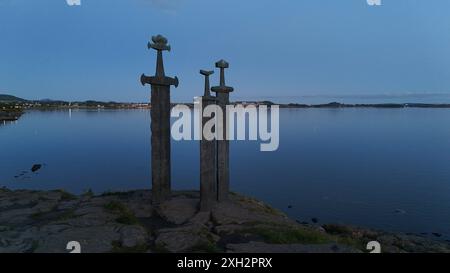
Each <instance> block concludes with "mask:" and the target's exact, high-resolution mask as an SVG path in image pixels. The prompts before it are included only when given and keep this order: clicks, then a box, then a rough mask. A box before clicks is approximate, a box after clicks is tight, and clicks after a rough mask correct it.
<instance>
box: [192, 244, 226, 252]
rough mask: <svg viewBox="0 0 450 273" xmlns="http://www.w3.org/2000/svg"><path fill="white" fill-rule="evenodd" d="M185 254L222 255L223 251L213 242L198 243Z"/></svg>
mask: <svg viewBox="0 0 450 273" xmlns="http://www.w3.org/2000/svg"><path fill="white" fill-rule="evenodd" d="M187 252H189V253H222V252H223V250H222V249H220V248H219V247H218V246H217V244H215V243H213V242H204V243H198V244H197V245H195V246H193V247H192V248H190V249H189V250H188V251H187Z"/></svg>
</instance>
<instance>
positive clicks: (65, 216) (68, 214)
mask: <svg viewBox="0 0 450 273" xmlns="http://www.w3.org/2000/svg"><path fill="white" fill-rule="evenodd" d="M76 217H78V216H77V215H76V214H75V209H69V210H66V211H63V212H62V213H61V214H60V215H59V216H58V219H57V220H58V221H66V220H69V219H73V218H76Z"/></svg>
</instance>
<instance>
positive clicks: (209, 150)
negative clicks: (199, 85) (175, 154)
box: [200, 70, 217, 211]
mask: <svg viewBox="0 0 450 273" xmlns="http://www.w3.org/2000/svg"><path fill="white" fill-rule="evenodd" d="M213 73H214V71H206V70H200V74H202V75H203V76H205V92H204V94H203V96H202V97H201V102H202V113H203V111H204V110H205V108H206V107H207V106H208V105H211V104H215V103H216V98H215V97H213V96H211V93H210V92H209V88H210V86H209V76H210V75H212V74H213ZM208 120H209V118H208V117H201V127H200V133H201V134H202V138H201V140H200V210H201V211H209V210H211V209H212V207H213V206H214V204H215V203H216V199H217V177H216V176H217V173H216V150H217V149H216V145H217V143H216V141H215V140H214V139H213V140H207V139H205V138H204V136H203V128H204V127H205V124H206V123H207V122H208Z"/></svg>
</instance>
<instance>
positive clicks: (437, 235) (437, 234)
mask: <svg viewBox="0 0 450 273" xmlns="http://www.w3.org/2000/svg"><path fill="white" fill-rule="evenodd" d="M431 234H433V235H434V236H436V237H441V236H442V234H440V233H437V232H433V233H431Z"/></svg>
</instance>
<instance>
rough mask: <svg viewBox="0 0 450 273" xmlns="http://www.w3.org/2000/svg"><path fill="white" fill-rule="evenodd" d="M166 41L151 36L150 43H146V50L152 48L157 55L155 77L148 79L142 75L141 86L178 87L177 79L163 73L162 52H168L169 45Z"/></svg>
mask: <svg viewBox="0 0 450 273" xmlns="http://www.w3.org/2000/svg"><path fill="white" fill-rule="evenodd" d="M167 42H168V41H167V39H166V38H165V37H164V36H162V35H156V36H152V42H149V43H148V45H147V46H148V48H149V49H150V48H153V49H155V50H156V51H158V53H157V58H156V73H155V76H153V77H149V76H146V75H144V74H142V75H141V84H142V85H145V84H151V85H161V86H170V85H173V86H175V87H178V83H179V81H178V78H177V77H174V78H171V77H166V75H165V73H164V62H163V55H162V52H163V51H165V50H167V51H170V45H168V44H167Z"/></svg>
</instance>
